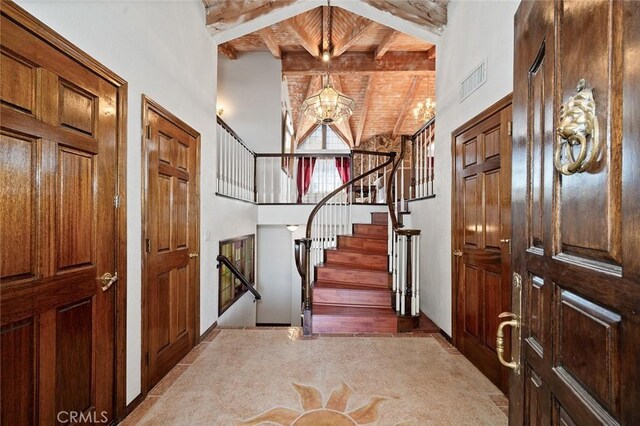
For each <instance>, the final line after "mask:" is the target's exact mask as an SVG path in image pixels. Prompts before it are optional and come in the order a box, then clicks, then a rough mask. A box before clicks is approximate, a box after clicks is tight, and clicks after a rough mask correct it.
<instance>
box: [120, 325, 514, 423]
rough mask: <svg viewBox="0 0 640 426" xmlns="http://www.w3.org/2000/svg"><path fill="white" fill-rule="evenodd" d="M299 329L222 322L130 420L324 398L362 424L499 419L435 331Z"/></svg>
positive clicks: (470, 371)
mask: <svg viewBox="0 0 640 426" xmlns="http://www.w3.org/2000/svg"><path fill="white" fill-rule="evenodd" d="M301 334H302V333H301V330H300V329H299V328H296V327H290V328H283V329H277V330H263V331H259V332H257V331H253V330H234V329H225V330H224V332H222V333H220V334H219V335H218V336H217V337H216V338H215V339H214V340H212V341H211V343H209V344H208V345H206V347H204V349H202V352H201V353H200V355H199V356H198V357H197V358H196V359H195V361H194V362H193V364H191V365H190V366H186V365H185V366H183V367H188V368H187V369H186V371H184V373H183V374H182V375H180V376H178V377H177V379H175V382H174V383H173V386H170V387H168V388H166V389H165V390H164V393H163V395H162V396H161V397H160V398H158V402H157V403H155V404H154V405H153V406H152V407H151V408H150V409H149V410H148V411H147V413H146V414H145V415H144V416H141V417H139V418H138V420H136V422H137V424H141V425H154V426H155V425H172V426H173V425H190V426H191V425H232V424H240V423H239V422H242V421H246V420H248V419H251V418H254V417H255V416H259V415H262V414H264V415H266V416H275V417H277V418H278V419H280V420H283V419H289V420H290V419H291V418H293V417H292V416H293V415H294V414H295V413H300V414H302V413H303V412H305V409H306V410H311V409H313V408H312V407H320V408H321V407H323V406H324V405H325V404H327V403H328V402H329V401H332V402H331V407H334V408H337V410H335V411H338V412H339V413H343V414H341V415H351V416H354V417H358V416H360V417H358V419H360V420H362V423H364V422H365V420H366V421H367V422H368V423H367V424H372V425H374V424H377V425H397V424H403V425H409V424H412V425H416V426H422V425H456V426H457V425H506V424H507V419H506V417H505V415H504V411H503V410H501V409H500V408H498V407H497V406H496V405H495V403H494V402H493V400H492V399H491V398H490V397H489V395H499V394H500V391H499V390H498V389H497V388H496V387H495V386H494V385H493V384H492V383H491V382H490V381H489V380H487V379H486V378H485V377H484V376H483V375H482V374H481V373H480V372H479V371H478V370H477V369H476V368H475V367H474V366H473V365H472V364H471V363H470V362H469V361H467V360H466V358H464V357H462V356H451V354H450V353H448V351H447V350H446V349H444V348H443V346H442V344H441V343H440V342H438V341H437V339H435V338H398V339H395V338H394V339H389V338H388V337H376V336H366V337H341V338H330V337H326V336H322V337H320V338H318V336H314V337H315V338H312V339H309V340H306V339H302V338H301ZM431 337H433V336H431ZM449 347H450V345H449ZM172 373H173V372H172ZM294 386H297V388H294ZM302 403H304V404H305V405H302ZM318 404H320V405H318ZM277 407H280V408H279V409H276V408H277ZM271 410H274V411H271ZM320 411H321V410H320ZM349 413H351V414H349ZM268 418H271V419H272V420H273V417H268ZM265 421H268V420H265ZM274 421H275V420H274ZM283 421H284V420H283ZM130 424H132V423H130ZM265 424H266V423H265ZM271 424H273V423H271ZM284 424H290V422H289V423H286V422H285V423H284Z"/></svg>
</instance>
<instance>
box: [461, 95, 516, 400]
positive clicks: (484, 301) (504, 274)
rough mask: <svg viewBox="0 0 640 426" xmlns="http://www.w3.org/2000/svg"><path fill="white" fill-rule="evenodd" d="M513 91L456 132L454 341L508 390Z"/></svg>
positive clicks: (483, 370) (496, 382) (500, 385)
mask: <svg viewBox="0 0 640 426" xmlns="http://www.w3.org/2000/svg"><path fill="white" fill-rule="evenodd" d="M510 121H511V96H508V97H506V98H505V99H502V100H501V101H499V102H498V103H496V104H495V105H493V106H492V107H490V108H489V109H488V110H487V111H485V112H484V113H482V114H480V115H479V116H478V117H476V118H474V119H472V120H471V121H469V122H468V123H466V124H465V125H463V126H462V127H460V128H459V129H458V130H456V131H455V132H454V133H453V136H454V142H455V147H454V149H455V189H454V192H453V194H454V224H453V232H454V244H453V247H454V249H455V250H454V266H453V267H454V274H453V277H454V289H455V303H456V310H455V312H456V314H455V336H454V338H455V344H456V346H457V347H458V349H460V352H462V353H463V354H464V355H465V356H466V357H467V358H469V360H471V362H472V363H473V364H474V365H475V366H476V367H478V369H479V370H480V371H482V372H483V373H484V375H486V376H487V377H488V378H489V379H490V380H491V381H492V382H493V383H495V384H496V386H498V387H499V388H500V389H502V391H503V392H506V391H507V389H508V379H509V377H508V371H507V370H506V369H505V368H503V367H502V366H501V365H500V363H499V362H498V358H497V356H496V329H497V327H498V324H499V322H500V320H499V319H498V315H499V314H500V313H501V312H503V311H505V310H509V308H510V305H511V304H510V300H511V299H510V297H511V292H510V291H509V288H510V276H511V273H510V264H511V256H510V252H509V250H510V238H511V136H510V135H509V133H510V132H509V125H510Z"/></svg>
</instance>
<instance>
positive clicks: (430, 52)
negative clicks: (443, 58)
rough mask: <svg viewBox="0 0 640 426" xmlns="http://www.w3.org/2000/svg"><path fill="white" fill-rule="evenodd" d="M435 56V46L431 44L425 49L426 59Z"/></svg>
mask: <svg viewBox="0 0 640 426" xmlns="http://www.w3.org/2000/svg"><path fill="white" fill-rule="evenodd" d="M435 57H436V46H435V45H433V46H431V48H430V49H429V50H427V59H435Z"/></svg>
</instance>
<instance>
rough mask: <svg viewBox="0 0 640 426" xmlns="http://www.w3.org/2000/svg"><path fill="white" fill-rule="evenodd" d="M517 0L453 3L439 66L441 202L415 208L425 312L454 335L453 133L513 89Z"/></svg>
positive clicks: (413, 222) (438, 183)
mask: <svg viewBox="0 0 640 426" xmlns="http://www.w3.org/2000/svg"><path fill="white" fill-rule="evenodd" d="M518 3H519V2H518V1H460V0H457V1H456V0H454V1H451V2H450V3H449V12H448V20H449V22H448V24H447V27H446V28H445V30H444V32H443V34H442V37H441V40H440V42H439V43H438V56H437V66H436V100H437V105H436V120H437V127H436V145H435V156H436V160H435V182H434V190H435V194H436V198H434V199H430V200H424V201H417V202H412V203H411V204H410V210H411V215H410V218H409V224H410V226H411V227H413V228H418V229H421V230H422V242H421V258H422V259H421V263H420V272H421V275H422V277H421V288H420V290H421V291H420V305H421V306H420V308H421V310H422V311H423V312H425V313H426V314H427V316H429V318H431V319H432V320H433V321H434V322H435V323H436V324H437V325H438V326H439V327H440V328H441V329H442V330H444V331H445V332H446V333H447V334H449V335H451V321H452V318H451V303H452V300H451V253H452V248H451V173H452V156H451V133H452V132H453V130H455V129H456V128H457V127H458V126H460V125H462V124H464V123H465V122H466V121H468V120H469V119H471V118H473V117H474V116H475V115H477V114H478V113H480V112H482V111H483V110H485V109H486V108H487V107H489V106H491V105H492V104H494V103H495V102H496V101H498V100H499V99H501V98H503V97H504V96H506V95H507V94H509V93H510V92H511V91H512V88H513V16H514V14H515V11H516V9H517V7H518ZM484 58H487V72H488V76H487V82H486V83H485V84H484V85H483V86H482V87H480V88H479V89H478V90H477V91H476V92H474V93H473V94H472V95H471V96H469V97H468V98H467V99H465V100H464V101H463V102H462V103H459V102H458V87H459V84H460V81H461V80H462V79H463V78H464V77H465V76H466V75H467V74H468V73H469V72H470V71H472V70H473V68H475V66H477V65H478V64H479V63H480V62H481V61H482V60H483V59H484Z"/></svg>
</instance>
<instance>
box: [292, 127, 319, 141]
mask: <svg viewBox="0 0 640 426" xmlns="http://www.w3.org/2000/svg"><path fill="white" fill-rule="evenodd" d="M318 126H320V124H318V123H313V125H312V126H311V127H309V130H307V131H306V132H304V133H303V134H302V135H301V136H300V139H298V141H297V142H296V147H298V146H300V144H301V143H302V142H304V141H305V139H307V138H308V137H309V135H310V134H311V133H313V132H315V131H316V129H317V128H318Z"/></svg>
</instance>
